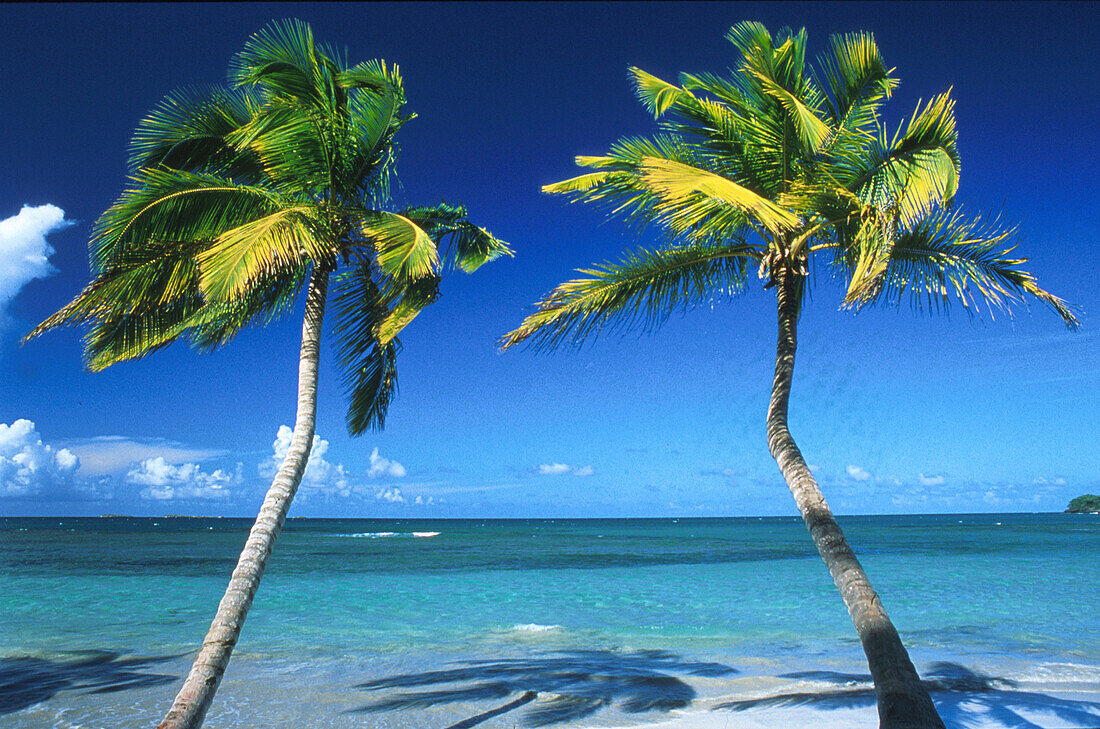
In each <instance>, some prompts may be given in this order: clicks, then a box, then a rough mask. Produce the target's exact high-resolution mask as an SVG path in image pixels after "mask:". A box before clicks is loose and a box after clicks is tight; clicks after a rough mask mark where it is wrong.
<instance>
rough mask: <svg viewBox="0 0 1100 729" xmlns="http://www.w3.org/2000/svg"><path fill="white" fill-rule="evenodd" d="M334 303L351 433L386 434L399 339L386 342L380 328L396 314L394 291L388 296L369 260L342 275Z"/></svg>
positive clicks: (334, 317)
mask: <svg viewBox="0 0 1100 729" xmlns="http://www.w3.org/2000/svg"><path fill="white" fill-rule="evenodd" d="M336 283H337V286H336V290H335V292H334V294H333V297H332V301H331V303H330V309H331V310H332V312H333V314H334V316H333V321H334V324H333V327H332V333H333V337H334V339H335V342H336V344H335V350H336V360H337V364H338V366H339V368H340V370H341V373H342V380H343V382H344V387H345V390H346V391H347V395H348V400H349V406H348V415H347V426H348V432H350V433H351V434H352V435H358V434H359V433H362V432H363V431H365V430H367V429H369V428H378V429H381V428H382V426H383V425H384V424H385V420H386V412H387V410H388V408H389V404H390V402H391V401H392V400H393V397H394V395H395V394H396V391H397V369H396V364H397V353H398V352H399V351H400V348H401V344H400V342H399V341H398V340H397V339H396V337H391V338H390V339H389V340H388V341H386V342H385V343H383V342H382V341H381V339H380V338H379V334H380V329H381V328H382V326H383V323H384V322H385V321H386V319H387V317H389V316H390V314H391V311H392V310H391V308H390V306H391V301H390V300H391V299H392V297H393V294H392V292H391V293H390V294H389V295H387V293H386V292H384V291H383V290H382V288H381V287H380V286H379V285H378V283H377V282H376V281H375V280H374V277H373V275H372V266H371V263H370V261H369V260H360V261H359V262H358V263H357V264H356V265H354V266H353V267H351V268H349V269H348V270H346V271H345V272H343V273H341V274H339V275H338V276H337V279H336Z"/></svg>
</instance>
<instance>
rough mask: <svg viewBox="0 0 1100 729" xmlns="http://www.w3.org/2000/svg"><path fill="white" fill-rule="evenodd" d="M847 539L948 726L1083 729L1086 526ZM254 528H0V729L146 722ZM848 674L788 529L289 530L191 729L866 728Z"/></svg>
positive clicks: (1042, 519)
mask: <svg viewBox="0 0 1100 729" xmlns="http://www.w3.org/2000/svg"><path fill="white" fill-rule="evenodd" d="M840 522H841V525H842V527H843V528H844V530H845V533H846V534H847V536H848V538H849V541H850V542H851V543H852V544H853V546H854V547H855V549H856V551H857V553H858V554H859V556H860V559H861V561H862V562H863V565H864V568H865V569H866V570H867V572H868V574H869V575H870V578H871V581H872V584H874V586H875V587H876V589H877V590H878V591H879V593H880V595H881V597H882V599H883V602H884V604H885V606H886V608H887V611H888V612H889V613H890V615H891V618H892V619H893V621H894V623H895V625H896V626H897V627H898V629H899V631H900V632H901V635H902V638H903V640H904V641H905V643H906V645H907V647H908V648H909V651H910V655H911V656H912V657H913V660H914V663H915V664H916V665H917V667H918V669H919V670H920V671H921V673H922V676H923V677H924V678H925V679H926V680H929V681H930V682H931V685H932V688H933V689H934V696H935V698H936V700H937V703H938V705H939V706H940V710H941V713H942V714H943V715H944V718H945V720H947V721H948V723H949V725H955V726H965V727H978V726H982V727H985V726H990V727H997V726H1005V727H1009V726H1012V727H1043V728H1044V729H1049V728H1051V727H1074V728H1076V727H1100V608H1098V605H1100V599H1098V598H1100V590H1098V589H1097V575H1098V571H1097V566H1098V565H1100V519H1098V518H1097V517H1095V516H1090V515H1069V514H980V515H915V516H879V517H846V518H841V519H840ZM250 523H251V520H246V519H228V518H218V519H214V518H210V519H207V518H130V517H103V518H65V517H62V518H0V585H2V586H3V587H2V588H0V727H13V728H17V729H31V728H34V729H38V728H39V727H66V728H76V727H81V728H93V727H123V728H125V727H150V726H153V725H155V723H156V722H157V721H159V719H160V718H161V717H162V716H163V714H164V712H165V711H166V710H167V707H168V705H170V703H171V700H172V697H173V696H174V695H175V692H176V690H177V689H178V687H179V683H180V682H181V681H182V678H183V677H184V675H185V674H186V671H187V667H188V666H189V664H190V658H191V657H192V656H193V651H194V650H195V649H197V647H198V645H199V644H200V643H201V640H202V637H203V635H204V633H205V631H206V628H207V626H208V625H209V621H210V619H211V617H212V615H213V611H214V609H215V608H216V606H217V603H218V600H219V598H220V597H221V594H222V591H223V590H224V588H225V584H226V582H227V580H228V577H229V573H230V572H231V571H232V568H233V565H234V564H235V561H236V557H237V554H238V551H239V550H240V547H241V546H242V544H243V542H244V539H245V536H246V534H247V531H248V528H249V526H250ZM865 674H866V664H865V663H864V662H863V660H862V653H861V651H860V648H859V644H858V641H857V639H856V636H855V631H854V629H853V627H852V625H851V622H850V620H849V618H848V615H847V612H846V611H845V609H844V605H843V603H842V601H841V599H840V597H839V594H838V593H837V591H836V589H835V587H834V586H833V584H832V582H831V580H830V578H829V575H828V573H827V571H826V570H825V568H824V565H823V564H822V563H821V560H820V558H819V557H818V556H817V553H816V551H815V550H814V548H813V545H812V543H811V542H810V539H809V536H808V534H807V532H806V530H805V528H804V527H803V525H802V523H801V521H800V520H798V519H796V518H759V519H757V518H729V519H717V518H716V519H614V520H600V519H592V520H438V521H433V520H364V519H290V520H288V522H287V525H286V527H285V528H284V530H283V533H282V535H281V536H280V538H279V541H278V543H277V545H276V548H275V553H274V555H273V557H272V560H271V562H270V564H269V565H268V569H267V573H266V575H265V576H264V580H263V583H262V585H261V587H260V591H259V594H258V595H257V598H256V602H255V603H254V605H253V608H252V611H251V612H250V614H249V616H248V620H247V622H246V624H245V627H244V630H243V634H242V637H241V640H240V643H239V644H238V646H237V649H236V651H235V653H234V657H233V661H232V663H231V664H230V667H229V670H228V672H227V674H226V677H225V680H224V682H223V684H222V687H221V689H220V690H219V693H218V697H217V698H216V700H215V704H214V707H213V709H212V710H211V712H210V714H209V715H208V719H207V723H206V726H207V727H210V728H211V729H217V728H218V727H225V728H228V727H235V728H238V727H239V728H243V727H254V726H265V727H284V726H285V727H306V726H308V727H372V728H377V729H383V728H385V729H391V728H393V729H405V728H411V727H432V728H434V729H469V727H473V726H480V727H484V729H497V728H500V727H517V726H560V727H597V726H599V727H610V726H617V727H618V726H621V727H626V726H643V725H653V724H661V723H666V722H670V721H688V724H685V726H688V725H690V726H704V725H705V726H716V727H736V726H756V724H751V723H742V724H739V723H737V722H738V721H740V720H741V718H742V717H749V716H751V715H752V711H763V710H769V711H772V710H786V709H784V707H788V708H789V709H792V710H793V709H797V708H798V707H802V708H805V709H809V710H814V711H818V712H824V714H829V712H830V711H832V710H834V709H835V710H837V712H834V713H833V714H832V715H833V716H843V715H844V714H843V712H842V711H840V710H860V711H864V712H867V711H869V712H871V713H870V714H869V716H872V717H873V705H874V698H873V693H872V692H871V690H870V684H869V683H868V680H867V676H866V675H865ZM792 707H793V708H792ZM791 716H793V715H791ZM1043 717H1047V719H1043ZM692 721H694V722H695V723H691V722H692ZM746 721H747V719H746ZM699 722H703V723H701V724H700V723H699ZM1029 722H1030V723H1029Z"/></svg>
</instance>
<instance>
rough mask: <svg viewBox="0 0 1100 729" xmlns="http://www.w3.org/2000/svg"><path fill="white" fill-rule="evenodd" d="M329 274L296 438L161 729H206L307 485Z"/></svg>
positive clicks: (305, 341) (311, 337) (316, 304)
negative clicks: (295, 504) (294, 507)
mask: <svg viewBox="0 0 1100 729" xmlns="http://www.w3.org/2000/svg"><path fill="white" fill-rule="evenodd" d="M328 278H329V272H328V270H327V269H325V268H320V269H319V268H316V267H315V268H314V271H313V275H312V277H311V279H310V282H309V292H308V294H307V295H306V311H305V319H304V321H303V322H302V349H301V355H300V357H299V360H298V413H297V416H296V418H295V421H294V436H293V437H292V439H291V441H290V447H289V448H288V450H287V453H286V457H285V458H284V459H283V463H282V465H281V466H280V467H279V471H278V473H276V474H275V478H274V480H273V481H272V483H271V488H270V489H268V492H267V496H265V497H264V503H263V506H262V507H260V513H259V515H258V516H257V517H256V522H255V523H254V524H253V525H252V530H251V531H250V532H249V534H248V540H247V541H246V542H245V545H244V549H243V550H242V551H241V555H240V557H239V558H238V560H237V566H236V568H235V569H234V570H233V576H232V577H231V578H230V580H229V586H228V587H227V588H226V590H225V595H224V596H223V597H222V599H221V603H220V604H219V605H218V612H217V614H216V615H215V616H214V621H213V622H212V623H211V624H210V630H209V631H208V632H207V633H206V638H205V639H204V640H203V644H202V649H201V650H200V651H199V655H198V657H196V658H195V662H194V664H193V665H192V666H191V671H190V673H189V674H188V676H187V680H186V681H184V684H183V688H181V689H180V691H179V694H177V695H176V699H175V701H174V702H173V703H172V708H171V709H170V710H169V711H168V715H167V716H165V717H164V720H163V721H162V722H161V723H160V724H159V725H158V727H157V729H197V727H200V726H202V722H203V719H204V718H205V716H206V712H207V710H208V709H209V708H210V704H211V703H212V702H213V700H214V693H215V692H216V691H217V690H218V685H219V684H220V683H221V680H222V675H223V674H224V673H225V669H226V667H227V666H228V665H229V657H230V655H231V654H232V652H233V647H234V646H235V645H236V644H237V639H238V638H239V637H240V633H241V626H242V625H244V619H245V616H246V615H247V614H248V609H249V608H250V607H251V606H252V600H253V598H254V597H255V596H256V590H257V589H258V588H259V586H260V578H262V577H263V574H264V568H265V567H266V566H267V560H268V558H269V557H270V556H271V550H272V548H273V547H274V546H275V539H276V538H277V537H278V536H279V531H280V530H281V529H282V527H283V522H284V521H285V520H286V515H287V512H288V511H289V510H290V503H291V501H292V500H293V499H294V494H295V492H296V491H297V490H298V485H299V484H300V483H301V482H302V475H303V473H305V469H306V464H307V463H308V461H309V452H310V449H311V448H312V447H313V431H314V427H315V420H316V413H317V367H318V361H319V354H320V346H321V321H322V319H323V318H324V314H325V299H326V297H327V294H328Z"/></svg>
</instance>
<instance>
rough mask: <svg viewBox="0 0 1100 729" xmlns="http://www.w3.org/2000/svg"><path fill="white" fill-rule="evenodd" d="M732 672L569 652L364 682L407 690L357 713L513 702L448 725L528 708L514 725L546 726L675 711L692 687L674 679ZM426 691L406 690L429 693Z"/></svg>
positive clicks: (661, 655) (672, 660) (652, 654)
mask: <svg viewBox="0 0 1100 729" xmlns="http://www.w3.org/2000/svg"><path fill="white" fill-rule="evenodd" d="M733 673H737V671H736V670H735V669H733V668H730V667H729V666H725V665H722V664H720V663H705V662H698V661H687V660H684V659H682V658H681V657H680V656H677V655H675V654H672V653H668V652H666V651H638V652H634V653H618V652H614V651H566V652H560V653H557V652H556V653H551V654H547V655H546V656H540V657H536V658H518V659H504V660H493V661H469V662H462V663H459V664H458V665H457V667H456V668H452V669H447V670H440V671H428V672H425V673H411V674H405V675H401V676H390V677H387V678H382V679H378V680H375V681H368V682H366V683H362V684H359V686H358V688H362V689H366V690H368V691H382V690H387V689H398V690H404V691H403V692H401V693H398V694H396V695H394V696H391V697H389V698H385V699H382V700H380V701H377V702H374V703H371V704H367V705H366V706H363V707H360V708H358V709H353V710H352V711H356V712H383V711H401V710H403V709H413V708H426V707H430V706H438V705H442V704H453V703H460V702H468V701H488V700H500V699H505V698H509V697H512V696H514V695H517V694H518V696H516V697H515V698H512V699H511V700H510V701H508V702H506V703H504V704H502V705H499V706H495V707H493V708H492V709H489V710H487V711H484V712H482V713H479V714H476V715H474V716H471V717H468V718H466V719H463V720H462V721H459V722H458V723H456V724H452V725H451V726H449V727H447V729H469V728H470V727H474V726H477V725H478V724H480V723H482V722H484V721H487V720H488V719H491V718H493V717H495V716H500V715H501V714H505V713H508V712H510V711H514V710H515V709H518V708H520V707H521V706H524V705H526V704H532V706H530V707H529V708H527V709H526V710H525V711H524V712H523V714H522V716H520V717H519V723H521V724H523V725H524V726H533V727H540V726H549V725H551V724H560V723H563V722H568V721H575V720H578V719H583V718H585V717H588V716H591V715H592V714H595V713H596V712H598V711H600V710H601V709H604V708H607V707H610V706H612V705H614V704H616V703H618V706H619V708H620V709H621V710H622V711H623V712H625V713H628V714H641V713H645V712H648V711H661V712H667V711H671V710H673V709H680V708H683V707H685V706H687V705H688V704H690V703H691V702H692V701H693V700H694V699H695V689H693V688H692V687H691V686H689V685H688V684H687V683H685V682H684V681H683V680H681V679H680V678H678V677H677V675H681V676H727V675H730V674H733ZM428 687H437V688H432V689H430V690H410V689H427V688H428Z"/></svg>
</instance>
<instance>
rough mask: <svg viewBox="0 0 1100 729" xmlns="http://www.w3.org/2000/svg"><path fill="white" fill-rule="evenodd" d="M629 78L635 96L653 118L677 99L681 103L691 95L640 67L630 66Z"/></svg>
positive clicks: (662, 112)
mask: <svg viewBox="0 0 1100 729" xmlns="http://www.w3.org/2000/svg"><path fill="white" fill-rule="evenodd" d="M630 78H631V81H632V83H633V85H634V94H635V96H637V97H638V100H639V101H641V102H642V103H643V104H644V105H645V108H646V109H648V110H649V113H651V114H653V116H654V117H655V118H656V117H659V116H661V114H664V113H665V111H667V110H668V108H669V107H670V106H672V105H673V104H675V103H677V102H678V101H679V102H680V103H683V102H684V101H686V100H687V99H688V98H690V97H691V92H690V91H685V90H684V89H681V88H679V87H677V86H675V85H673V84H670V83H668V82H667V81H662V80H661V79H659V78H657V77H656V76H654V75H652V74H649V73H646V72H645V71H643V70H642V69H640V68H635V67H633V66H631V67H630ZM685 97H686V98H685Z"/></svg>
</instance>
